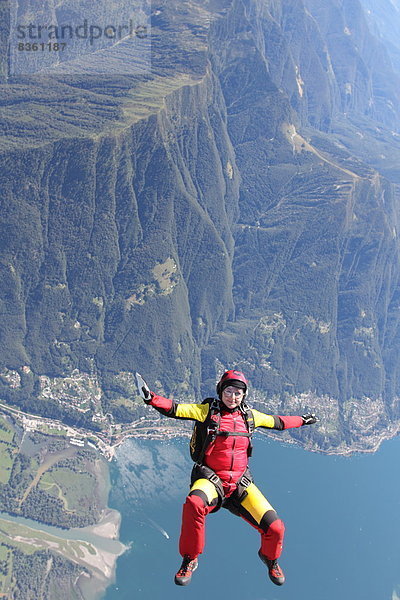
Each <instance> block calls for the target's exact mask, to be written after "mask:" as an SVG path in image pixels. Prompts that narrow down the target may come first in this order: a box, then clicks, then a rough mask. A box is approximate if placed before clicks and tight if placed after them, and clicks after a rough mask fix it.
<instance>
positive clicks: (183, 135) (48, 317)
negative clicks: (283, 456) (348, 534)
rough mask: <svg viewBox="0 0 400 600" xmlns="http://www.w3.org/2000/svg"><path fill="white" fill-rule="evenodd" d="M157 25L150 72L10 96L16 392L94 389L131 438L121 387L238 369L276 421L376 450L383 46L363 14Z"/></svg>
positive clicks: (386, 153)
mask: <svg viewBox="0 0 400 600" xmlns="http://www.w3.org/2000/svg"><path fill="white" fill-rule="evenodd" d="M370 4H371V2H370ZM6 5H7V3H2V10H5V7H6ZM17 5H18V10H19V13H18V14H19V15H20V17H19V18H22V17H23V15H24V14H26V11H27V10H28V8H29V4H27V3H25V2H23V1H22V0H20V1H19V2H17ZM46 6H48V7H50V8H49V10H50V9H51V10H52V11H53V12H51V14H52V18H53V19H57V18H61V17H59V16H57V13H56V12H54V10H55V7H54V6H53V5H52V3H51V2H49V3H48V5H46ZM59 6H60V4H59V5H58V9H59ZM61 6H62V7H64V9H65V10H66V9H67V8H68V2H66V1H65V2H62V3H61ZM52 7H53V8H52ZM124 7H125V4H124ZM124 10H125V8H124ZM24 11H25V12H24ZM151 13H152V14H151V58H152V62H151V69H149V70H147V71H146V70H144V71H143V72H141V73H137V74H118V73H120V71H121V69H119V70H118V68H117V67H115V69H116V70H114V66H115V65H120V64H121V61H122V63H124V64H125V63H126V61H127V60H129V44H128V45H126V44H114V45H112V46H110V47H108V46H107V47H104V49H103V50H102V52H103V54H102V56H103V58H104V61H105V62H104V64H105V65H106V66H107V65H109V72H108V73H107V74H106V75H102V76H100V75H96V74H91V71H90V69H89V73H88V75H87V76H84V75H82V74H79V73H78V74H71V72H69V73H67V74H66V73H63V69H64V70H65V69H66V68H67V67H68V61H66V62H65V63H64V64H59V63H57V64H56V63H54V64H47V65H46V71H45V72H43V73H41V74H39V73H38V72H36V73H33V74H31V75H29V76H27V75H25V76H23V77H22V76H16V75H12V74H10V75H9V76H8V77H4V82H3V84H2V85H1V100H0V101H1V104H2V110H3V113H4V119H3V123H2V151H1V160H2V169H1V173H0V177H1V189H2V201H1V221H2V236H1V242H0V243H1V248H2V258H1V264H0V266H1V293H2V298H1V314H0V318H1V325H0V331H1V340H2V348H3V351H2V353H1V363H2V396H3V397H5V398H6V399H8V400H9V401H11V402H14V403H16V404H20V405H23V406H25V407H26V406H29V408H30V409H31V410H32V409H34V408H35V407H38V406H40V407H41V408H40V409H41V410H43V411H45V410H46V405H42V404H40V403H39V402H38V399H40V398H41V397H43V385H42V382H43V377H42V376H44V375H46V376H48V377H50V378H53V381H55V380H56V378H67V377H71V374H73V373H77V372H78V373H82V372H83V373H90V374H91V375H92V376H95V377H96V378H97V379H98V381H99V385H100V388H101V394H102V397H101V402H102V406H101V407H100V408H99V406H98V405H97V406H96V410H97V411H99V410H100V411H101V410H102V411H103V412H104V413H106V412H111V413H113V414H114V417H115V418H116V419H120V418H121V419H129V418H131V417H132V414H133V412H132V409H131V407H130V404H129V400H128V398H129V393H128V391H127V386H126V385H125V384H124V383H121V382H123V381H124V374H129V373H131V372H133V371H135V370H139V371H140V372H141V373H142V374H143V375H144V376H145V377H147V378H148V379H149V382H151V384H152V385H153V386H156V387H157V386H158V388H159V389H160V390H164V391H165V392H166V393H173V394H175V395H176V396H177V397H182V398H183V397H187V395H190V396H191V397H192V396H193V394H194V395H195V396H196V397H199V394H200V392H202V393H207V394H210V391H211V392H212V389H213V386H214V382H215V379H216V376H217V374H218V373H219V372H220V370H221V369H222V368H223V367H225V366H228V365H237V366H239V367H240V368H243V369H244V370H245V371H246V373H247V374H248V375H249V378H250V380H251V384H252V388H253V390H254V392H253V394H254V397H255V399H257V400H259V401H261V400H262V399H263V398H269V399H270V404H269V406H270V407H271V408H275V407H277V408H279V409H280V410H284V411H287V412H290V410H292V409H294V408H295V407H297V405H298V403H299V399H301V402H300V405H301V404H303V405H305V406H304V408H306V407H307V406H308V407H309V408H316V410H318V408H319V412H321V413H322V414H323V416H324V419H325V423H326V426H321V429H320V431H319V434H316V437H315V444H316V445H317V446H318V445H319V446H320V447H323V448H325V449H329V448H338V447H341V448H342V447H343V445H345V446H348V447H351V446H352V444H356V445H357V444H358V445H359V446H357V447H365V448H370V447H373V446H374V445H375V443H376V439H377V437H378V438H379V437H381V436H385V435H389V434H390V435H391V434H393V433H394V431H396V429H397V427H398V422H399V416H400V411H399V403H398V396H399V384H400V380H399V375H400V374H399V372H398V361H397V348H398V344H399V316H400V313H399V301H400V294H399V276H400V267H399V264H400V261H399V250H400V246H399V241H398V218H399V183H400V171H399V168H398V165H399V158H400V145H399V139H400V115H399V110H400V109H399V106H400V103H399V89H400V88H399V70H398V67H397V63H396V61H395V59H394V51H393V48H392V47H391V46H390V44H389V42H388V39H387V36H386V37H385V35H383V34H382V35H380V34H379V33H378V30H377V29H376V27H375V26H373V25H372V24H371V18H370V15H369V13H367V12H366V9H365V7H364V6H363V4H362V3H360V2H359V1H358V0H352V1H351V2H346V3H344V2H341V1H339V0H326V2H324V3H323V5H321V3H320V2H314V0H304V1H301V0H296V1H293V0H290V1H289V0H268V1H261V0H246V1H243V0H214V1H213V2H206V1H205V0H204V1H203V2H199V1H197V2H190V1H187V2H179V3H175V2H174V1H171V0H169V1H168V2H163V1H160V2H158V3H153V5H152V7H151ZM127 14H128V13H127ZM14 19H15V17H14ZM11 20H12V19H11V18H10V22H11ZM10 31H11V30H10ZM9 35H10V33H9ZM96 56H97V58H98V55H96ZM97 58H96V60H97ZM93 60H94V57H93V55H91V54H90V53H89V52H88V53H87V54H82V55H80V56H79V61H80V63H79V64H80V66H82V64H83V65H84V64H85V61H86V62H87V64H88V65H89V64H90V65H92V63H93ZM132 60H133V58H132ZM39 66H40V65H39ZM91 68H93V67H92V66H91ZM52 69H53V71H52ZM113 73H116V74H114V75H113ZM13 373H14V374H15V377H16V378H17V379H15V378H14V379H13V378H12V374H13ZM18 377H19V379H18ZM15 381H16V382H17V383H15ZM10 382H14V383H13V385H11V384H10ZM161 382H162V383H161ZM200 382H202V384H203V385H202V386H201V383H200ZM162 386H163V387H162ZM300 405H299V410H301V409H302V408H303V407H302V406H300ZM364 415H367V418H365V416H364Z"/></svg>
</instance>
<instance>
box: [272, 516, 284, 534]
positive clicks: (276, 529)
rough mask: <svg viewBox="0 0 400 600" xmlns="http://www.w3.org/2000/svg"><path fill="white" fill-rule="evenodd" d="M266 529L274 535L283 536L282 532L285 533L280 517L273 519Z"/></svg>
mask: <svg viewBox="0 0 400 600" xmlns="http://www.w3.org/2000/svg"><path fill="white" fill-rule="evenodd" d="M268 531H269V533H271V534H273V535H275V536H276V537H283V534H284V533H285V524H284V522H283V521H282V519H279V518H277V519H275V521H272V523H271V524H270V526H269V528H268Z"/></svg>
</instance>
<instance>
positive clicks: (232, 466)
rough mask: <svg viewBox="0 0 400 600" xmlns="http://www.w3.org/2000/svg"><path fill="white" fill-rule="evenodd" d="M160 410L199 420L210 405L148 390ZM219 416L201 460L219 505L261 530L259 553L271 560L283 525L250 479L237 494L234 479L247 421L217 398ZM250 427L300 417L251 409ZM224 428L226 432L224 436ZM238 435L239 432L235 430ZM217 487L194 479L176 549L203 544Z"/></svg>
mask: <svg viewBox="0 0 400 600" xmlns="http://www.w3.org/2000/svg"><path fill="white" fill-rule="evenodd" d="M149 404H150V405H151V406H153V407H154V408H156V409H157V410H158V411H159V412H160V413H162V414H164V415H166V416H169V417H173V418H178V419H188V420H193V421H200V422H204V421H205V419H206V418H207V415H208V411H209V410H210V405H209V404H208V403H207V404H177V403H176V402H174V401H173V400H170V399H168V398H163V397H162V396H157V395H155V394H152V399H151V401H150V402H149ZM220 408H221V419H220V425H219V433H220V434H221V433H222V435H218V436H217V437H216V438H215V441H214V442H213V443H211V444H210V445H209V447H208V448H207V450H206V452H205V454H204V458H203V461H202V462H203V464H205V465H206V466H207V467H209V468H210V469H211V470H212V471H213V472H214V473H216V475H217V476H218V477H219V479H220V481H221V482H222V486H223V492H224V501H223V506H224V508H227V509H228V510H230V511H231V512H233V513H234V514H236V515H239V516H241V517H242V518H243V519H245V520H246V521H247V522H248V523H250V525H252V526H253V527H254V528H255V529H256V530H257V531H258V532H259V533H260V534H261V548H260V550H261V553H262V554H263V555H264V556H266V557H267V558H269V559H271V560H273V559H276V558H279V556H280V554H281V551H282V543H283V536H284V530H285V528H284V524H283V522H282V520H281V519H279V517H278V515H277V513H276V512H275V510H274V508H273V507H272V506H271V504H270V503H269V502H268V500H267V499H266V498H265V497H264V496H263V494H262V493H261V492H260V490H259V489H258V488H257V487H256V485H255V484H254V483H253V482H252V483H250V485H249V486H248V487H247V488H246V491H245V493H244V494H243V493H241V494H240V495H238V482H239V481H240V480H241V478H242V476H243V474H244V473H245V472H246V470H247V469H248V449H249V444H250V440H249V437H246V436H245V435H242V436H241V435H240V434H241V433H242V434H244V433H247V426H246V421H245V418H244V416H243V413H242V411H241V410H240V409H239V408H236V409H234V410H230V409H228V408H226V407H225V406H224V404H223V403H222V402H221V403H220ZM251 412H252V414H253V418H254V425H255V427H266V428H268V429H279V430H282V429H288V428H291V427H301V426H302V425H303V418H302V417H299V416H288V417H283V416H276V415H267V414H265V413H262V412H260V411H258V410H255V409H251ZM223 432H229V433H230V435H229V436H224V435H223ZM235 433H236V434H239V435H235ZM220 500H221V499H220V498H219V494H218V491H217V487H216V486H215V485H214V484H213V483H212V482H211V481H210V480H209V479H206V478H204V477H200V478H198V479H196V478H195V480H194V481H193V478H192V485H191V488H190V492H189V495H188V496H187V498H186V501H185V504H184V505H183V514H182V529H181V535H180V540H179V552H180V554H181V555H182V556H187V557H189V558H190V559H194V558H196V557H197V556H198V555H199V554H201V553H202V552H203V548H204V543H205V519H206V516H207V515H208V514H209V513H210V512H212V511H214V510H217V509H218V507H219V503H220Z"/></svg>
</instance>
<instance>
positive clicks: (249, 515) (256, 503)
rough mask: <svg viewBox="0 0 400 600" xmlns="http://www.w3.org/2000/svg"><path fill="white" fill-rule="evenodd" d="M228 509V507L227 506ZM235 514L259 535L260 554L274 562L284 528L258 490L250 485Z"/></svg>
mask: <svg viewBox="0 0 400 600" xmlns="http://www.w3.org/2000/svg"><path fill="white" fill-rule="evenodd" d="M228 508H229V506H228ZM233 512H235V514H239V515H240V516H241V517H242V518H243V519H245V521H247V522H248V523H250V525H252V526H253V527H254V528H255V529H257V531H258V532H259V533H260V534H261V548H260V550H261V553H262V554H263V555H264V556H266V557H267V558H269V559H270V560H274V559H275V558H279V557H280V555H281V552H282V545H283V537H284V533H285V526H284V524H283V521H282V520H281V519H279V517H278V515H277V514H276V512H275V510H274V508H273V507H272V506H271V504H270V503H269V502H268V500H267V499H266V498H265V497H264V496H263V494H262V493H261V492H260V490H259V489H258V488H257V487H256V486H255V485H254V483H251V484H250V485H249V487H248V488H247V494H246V496H245V497H244V499H243V500H242V501H241V502H240V504H239V505H236V508H235V511H233Z"/></svg>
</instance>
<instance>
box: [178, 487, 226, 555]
mask: <svg viewBox="0 0 400 600" xmlns="http://www.w3.org/2000/svg"><path fill="white" fill-rule="evenodd" d="M211 486H212V488H211ZM217 499H218V495H217V493H216V491H215V488H214V486H213V485H212V484H211V482H209V481H207V480H206V479H199V480H197V481H196V482H195V483H194V484H193V486H192V488H191V492H190V494H189V496H188V497H187V498H186V502H185V504H184V505H183V511H182V528H181V536H180V538H179V552H180V554H181V556H188V557H189V558H191V559H192V560H193V559H194V558H196V557H197V556H198V555H199V554H201V553H202V552H203V549H204V544H205V524H206V516H207V515H208V514H209V513H210V512H211V511H212V510H213V509H214V508H215V506H216V504H217Z"/></svg>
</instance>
